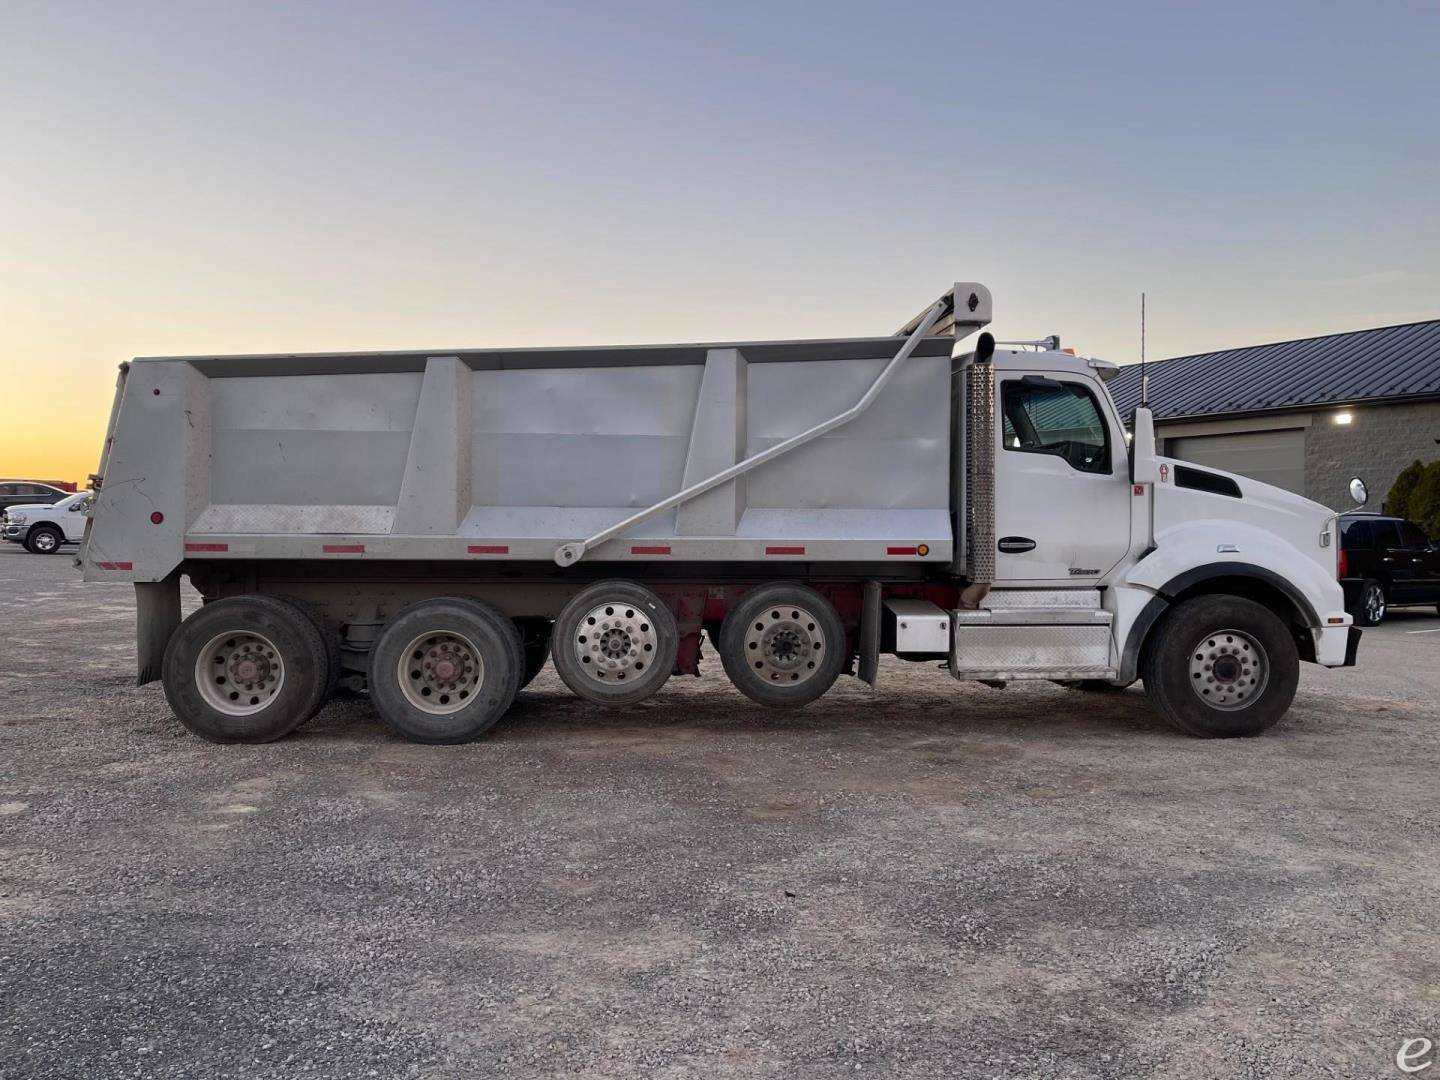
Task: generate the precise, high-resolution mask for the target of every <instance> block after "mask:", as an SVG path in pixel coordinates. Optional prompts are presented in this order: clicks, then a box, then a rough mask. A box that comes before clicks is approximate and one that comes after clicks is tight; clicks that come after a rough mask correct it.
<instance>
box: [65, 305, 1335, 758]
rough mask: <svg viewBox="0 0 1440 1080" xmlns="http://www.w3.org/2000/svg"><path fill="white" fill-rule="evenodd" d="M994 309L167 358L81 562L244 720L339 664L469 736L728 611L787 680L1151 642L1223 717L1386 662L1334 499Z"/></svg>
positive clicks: (153, 662)
mask: <svg viewBox="0 0 1440 1080" xmlns="http://www.w3.org/2000/svg"><path fill="white" fill-rule="evenodd" d="M990 318H991V297H990V293H989V292H988V291H987V290H986V289H985V288H984V286H982V285H979V284H975V283H961V284H958V285H956V286H955V288H954V289H953V290H951V291H949V292H947V293H946V294H945V295H944V296H943V297H942V298H941V299H940V300H938V301H937V302H935V303H934V304H932V305H931V306H930V307H928V308H927V309H926V310H925V311H924V312H922V313H921V314H920V315H919V316H917V317H916V318H914V319H912V320H911V321H910V322H909V323H908V324H906V325H905V326H904V327H903V328H902V329H901V330H900V332H899V333H898V334H896V335H894V336H890V337H867V338H838V339H830V340H806V341H755V342H741V343H717V344H688V345H651V346H637V347H603V348H555V349H462V350H444V351H428V352H427V351H419V352H385V353H338V354H308V355H272V356H190V357H164V358H146V359H137V360H135V361H132V362H130V363H128V364H125V365H122V367H121V374H120V379H119V385H118V388H117V392H116V397H115V405H114V409H113V412H112V415H111V420H110V428H109V432H108V433H107V437H106V441H105V448H104V453H103V457H102V462H101V466H100V471H99V473H98V474H97V475H96V476H95V477H94V478H93V483H94V488H95V491H96V498H95V503H94V507H93V510H92V513H91V520H90V523H89V527H88V530H87V536H86V540H85V544H84V547H83V549H82V552H81V556H80V561H81V564H82V566H83V568H84V571H85V577H86V579H87V580H90V581H131V582H134V583H135V591H136V599H137V609H138V659H139V680H140V682H142V683H144V682H148V681H151V680H153V679H155V678H162V679H163V680H164V686H165V692H166V695H167V697H168V700H169V702H170V704H171V706H172V708H173V709H174V711H175V714H176V716H177V717H178V718H179V719H180V720H181V722H182V723H184V724H185V725H186V726H187V727H188V728H190V730H192V731H193V732H195V733H196V734H198V735H200V736H203V737H205V738H207V739H211V740H215V741H218V742H259V741H265V740H269V739H275V738H278V737H280V736H282V735H285V734H287V733H288V732H290V731H292V730H294V729H295V727H296V726H298V725H299V724H301V723H303V722H304V721H305V720H306V719H308V718H309V717H310V716H312V715H313V714H314V713H315V712H316V711H317V710H318V709H319V708H320V707H321V705H322V704H323V703H324V702H325V700H326V698H327V697H328V696H329V695H330V694H331V693H332V692H333V691H334V690H335V688H336V685H337V682H339V681H340V680H343V681H344V684H345V685H346V686H348V687H349V688H350V689H354V690H359V689H368V691H369V694H370V697H371V700H372V701H373V703H374V706H375V708H376V710H377V711H378V712H379V714H380V715H381V717H383V718H384V720H385V721H387V722H388V723H389V724H390V725H391V726H392V727H393V728H394V729H395V730H396V731H397V732H398V733H400V734H401V735H403V736H404V737H406V738H409V739H413V740H416V741H421V742H435V743H446V742H460V741H464V740H467V739H471V738H474V737H475V736H477V735H479V734H480V733H482V732H484V731H485V730H486V729H488V728H490V727H491V726H492V725H493V724H495V723H496V722H497V721H498V720H499V719H500V718H501V717H502V716H503V715H504V714H505V712H506V710H507V709H508V708H509V707H510V705H511V703H512V702H513V701H514V699H515V696H516V693H517V692H518V690H519V689H520V688H521V687H523V686H524V685H525V684H526V683H527V682H528V681H529V680H530V679H531V678H533V677H534V675H535V674H536V672H537V671H538V670H539V668H540V667H541V666H542V665H543V664H544V662H545V660H546V658H547V657H553V661H554V664H555V668H556V670H557V672H558V674H559V676H560V678H561V679H562V680H564V682H565V684H566V685H567V686H568V687H569V688H570V689H571V690H572V691H574V692H575V693H576V694H578V695H580V696H581V697H583V698H586V699H588V700H590V701H593V702H597V703H599V704H602V705H609V706H619V707H623V706H627V705H632V704H634V703H636V702H639V701H642V700H644V699H646V698H648V697H650V696H651V695H652V694H654V693H655V692H656V691H658V690H659V689H660V688H661V687H662V686H663V685H664V683H665V682H666V680H667V679H668V678H670V676H671V675H675V674H695V673H698V665H699V663H700V660H701V642H702V635H704V637H705V638H706V639H707V640H708V642H709V643H710V645H711V647H712V648H713V649H714V651H716V652H717V653H718V654H719V659H720V662H721V664H722V665H723V666H724V669H725V672H726V673H727V675H728V676H729V677H730V679H731V681H732V682H733V683H734V684H735V686H736V687H737V688H738V689H739V690H740V691H741V692H743V693H744V694H746V695H747V696H749V697H750V698H752V699H753V700H755V701H757V702H760V703H763V704H765V705H771V706H802V705H805V704H806V703H808V702H811V701H813V700H815V699H816V698H818V697H819V696H820V695H821V694H824V693H825V691H826V690H827V689H829V687H830V686H831V685H832V684H833V683H834V681H835V680H836V678H837V677H838V676H840V675H841V674H842V673H845V674H852V675H856V676H858V677H859V678H861V679H864V680H867V681H869V682H871V683H872V684H873V682H874V680H875V676H876V669H877V664H878V661H879V657H880V656H881V655H882V654H893V655H895V656H898V657H900V658H902V659H904V660H909V661H917V662H937V661H938V662H940V663H942V664H943V665H945V666H946V667H947V668H948V670H949V671H950V673H951V674H952V675H954V676H955V678H957V679H967V680H978V681H983V682H988V683H996V684H998V683H1007V682H1010V681H1014V680H1022V679H1050V680H1055V681H1059V682H1067V683H1075V684H1079V685H1081V686H1085V687H1097V688H1098V687H1123V686H1125V685H1127V684H1129V683H1132V682H1134V681H1136V680H1137V679H1143V680H1144V684H1145V689H1146V691H1147V692H1148V694H1149V696H1150V698H1151V700H1152V701H1153V702H1154V704H1155V705H1156V707H1157V708H1158V709H1159V710H1160V711H1161V712H1162V713H1163V714H1164V715H1165V716H1166V717H1168V718H1169V719H1170V720H1171V721H1172V722H1173V723H1175V724H1176V725H1178V726H1179V727H1180V728H1182V729H1183V730H1185V731H1187V732H1190V733H1192V734H1194V735H1199V736H1230V735H1250V734H1254V733H1256V732H1259V731H1261V730H1264V729H1265V728H1267V727H1269V726H1270V725H1271V724H1273V723H1275V721H1276V720H1278V719H1279V718H1280V717H1281V716H1282V715H1283V714H1284V713H1285V711H1286V710H1287V709H1288V708H1289V705H1290V702H1291V700H1292V698H1293V696H1294V694H1295V689H1296V683H1297V680H1298V676H1299V663H1300V662H1301V661H1302V660H1303V661H1307V662H1310V663H1316V664H1320V665H1323V666H1326V667H1338V666H1343V665H1349V664H1352V663H1353V662H1354V658H1355V651H1356V647H1357V644H1358V637H1359V631H1358V630H1355V629H1354V628H1352V627H1351V620H1350V616H1349V615H1347V614H1346V613H1345V610H1344V602H1343V597H1342V595H1341V590H1340V586H1339V585H1338V584H1337V582H1336V574H1335V559H1336V551H1337V549H1338V544H1337V534H1336V520H1335V515H1334V514H1333V513H1332V512H1331V511H1330V510H1328V509H1326V508H1325V507H1322V506H1319V505H1317V504H1315V503H1312V502H1309V501H1307V500H1305V499H1302V498H1300V497H1298V496H1296V495H1292V494H1290V493H1289V492H1286V491H1282V490H1279V489H1277V488H1274V487H1270V486H1267V485H1265V484H1261V483H1257V482H1256V481H1253V480H1249V479H1246V478H1244V477H1240V476H1232V475H1228V474H1225V473H1220V472H1216V471H1214V470H1211V469H1204V468H1200V467H1198V466H1194V465H1187V464H1185V463H1183V462H1178V461H1170V460H1166V459H1162V458H1159V457H1157V455H1156V452H1155V438H1154V431H1153V421H1152V419H1151V417H1150V414H1149V411H1148V410H1146V409H1143V408H1142V409H1139V410H1137V411H1136V413H1135V415H1134V417H1133V425H1134V437H1133V442H1127V433H1126V428H1125V425H1124V423H1123V422H1122V417H1121V416H1120V415H1119V414H1118V412H1117V411H1116V407H1115V404H1114V402H1113V401H1112V400H1111V398H1110V396H1109V394H1108V393H1107V392H1106V388H1105V381H1106V378H1107V376H1109V375H1110V374H1112V373H1113V371H1114V370H1115V369H1114V366H1113V365H1110V364H1106V363H1104V362H1102V361H1098V360H1085V359H1082V358H1077V357H1075V356H1072V355H1070V354H1068V353H1067V352H1064V351H1061V350H1060V349H1059V347H1058V340H1056V341H1053V342H1052V343H1051V346H1052V347H1044V346H1041V347H1039V348H1034V349H1031V348H1024V347H1015V348H999V347H997V346H996V343H995V341H994V339H993V338H992V337H991V335H990V334H988V333H984V332H981V331H982V328H983V327H985V326H986V325H987V324H988V323H989V322H990ZM972 337H973V338H974V340H973V342H972V341H971V339H972ZM182 577H188V578H189V580H190V582H191V583H192V584H193V585H194V586H195V587H196V588H197V589H198V590H199V592H200V593H201V595H202V596H203V598H204V601H205V603H204V604H203V606H202V607H201V608H200V609H198V610H197V611H196V612H195V613H194V614H192V615H190V616H189V617H188V618H186V619H185V620H184V621H183V622H182V621H181V619H180V579H181V578H182Z"/></svg>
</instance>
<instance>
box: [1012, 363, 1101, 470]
mask: <svg viewBox="0 0 1440 1080" xmlns="http://www.w3.org/2000/svg"><path fill="white" fill-rule="evenodd" d="M1000 410H1001V417H1002V424H1003V431H1004V440H1005V449H1006V450H1014V451H1018V452H1020V453H1025V454H1051V455H1053V456H1055V457H1060V458H1064V459H1065V461H1066V462H1068V463H1069V465H1070V467H1071V468H1073V469H1076V470H1078V471H1080V472H1088V473H1108V472H1110V471H1111V468H1110V429H1109V428H1108V427H1107V426H1106V424H1105V417H1104V415H1103V414H1102V413H1101V412H1100V405H1099V403H1098V402H1097V401H1096V400H1095V395H1094V394H1092V393H1091V392H1090V390H1089V389H1088V388H1087V387H1084V386H1081V385H1080V384H1079V383H1070V382H1058V381H1056V380H1054V379H1046V378H1038V377H1036V376H1033V375H1031V376H1026V377H1025V378H1024V379H1011V380H1007V381H1006V382H1005V383H1004V384H1003V386H1002V387H1001V394H1000Z"/></svg>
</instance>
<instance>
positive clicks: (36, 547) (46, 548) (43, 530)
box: [25, 525, 65, 555]
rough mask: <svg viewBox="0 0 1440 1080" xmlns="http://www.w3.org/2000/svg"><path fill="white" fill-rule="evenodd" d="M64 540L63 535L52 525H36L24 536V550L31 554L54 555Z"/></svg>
mask: <svg viewBox="0 0 1440 1080" xmlns="http://www.w3.org/2000/svg"><path fill="white" fill-rule="evenodd" d="M64 542H65V537H64V535H63V534H62V533H61V532H60V530H59V529H57V528H56V527H55V526H54V525H36V526H35V527H34V528H33V529H31V530H30V532H29V534H28V535H27V536H26V537H25V550H27V551H28V552H30V554H32V555H54V554H55V553H56V552H58V551H59V550H60V545H61V544H63V543H64Z"/></svg>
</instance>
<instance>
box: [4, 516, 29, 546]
mask: <svg viewBox="0 0 1440 1080" xmlns="http://www.w3.org/2000/svg"><path fill="white" fill-rule="evenodd" d="M3 533H4V536H5V539H6V540H9V541H10V542H11V543H12V544H18V543H19V542H20V541H21V540H23V539H24V538H25V526H24V525H11V524H10V523H9V522H8V521H7V522H6V523H5V527H4V530H3Z"/></svg>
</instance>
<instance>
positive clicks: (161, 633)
mask: <svg viewBox="0 0 1440 1080" xmlns="http://www.w3.org/2000/svg"><path fill="white" fill-rule="evenodd" d="M179 625H180V571H179V570H175V571H173V572H171V574H170V576H169V577H167V578H165V579H164V580H163V581H137V582H135V661H136V670H135V685H136V686H144V685H145V684H146V683H150V682H155V681H156V680H157V679H159V678H160V669H161V667H162V666H163V665H164V662H165V647H166V646H167V645H169V644H170V635H171V634H173V633H175V629H176V627H178V626H179Z"/></svg>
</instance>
